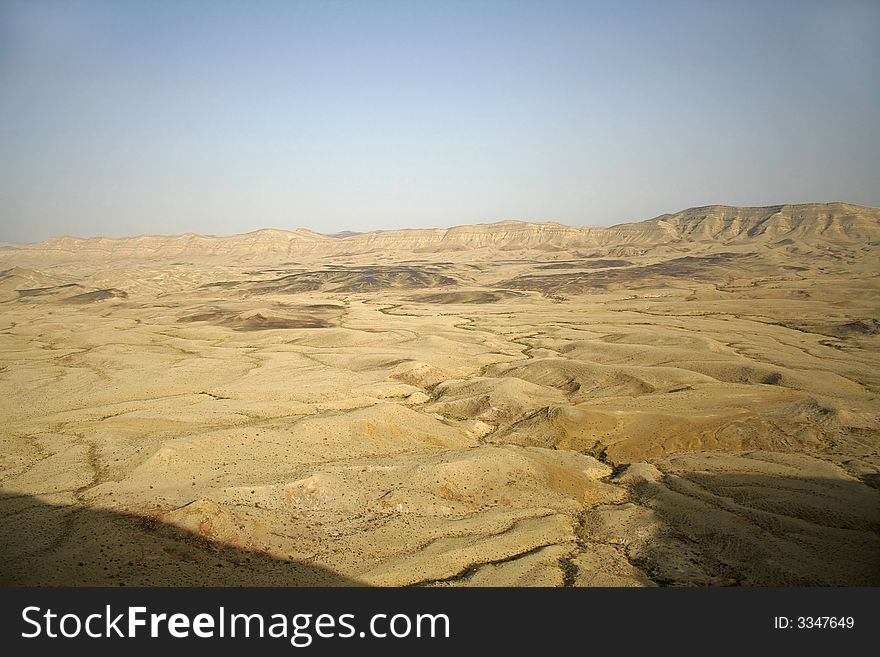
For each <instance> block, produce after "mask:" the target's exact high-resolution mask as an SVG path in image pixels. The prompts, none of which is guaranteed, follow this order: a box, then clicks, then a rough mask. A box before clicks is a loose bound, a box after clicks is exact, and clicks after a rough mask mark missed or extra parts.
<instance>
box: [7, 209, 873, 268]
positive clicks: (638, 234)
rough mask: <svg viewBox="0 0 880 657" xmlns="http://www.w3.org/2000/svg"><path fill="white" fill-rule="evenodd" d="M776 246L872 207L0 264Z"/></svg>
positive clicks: (60, 247)
mask: <svg viewBox="0 0 880 657" xmlns="http://www.w3.org/2000/svg"><path fill="white" fill-rule="evenodd" d="M742 244H750V245H776V246H786V245H788V246H791V247H792V248H802V249H803V248H815V247H817V246H825V247H830V248H835V247H875V246H878V245H880V209H878V208H870V207H864V206H858V205H852V204H848V203H810V204H801V205H786V204H784V205H776V206H768V207H732V206H724V205H711V206H704V207H696V208H689V209H687V210H682V211H680V212H676V213H673V214H664V215H661V216H659V217H655V218H654V219H648V220H646V221H641V222H636V223H626V224H619V225H616V226H610V227H607V228H606V227H583V228H577V227H573V226H566V225H564V224H560V223H555V222H542V223H530V222H523V221H501V222H498V223H492V224H474V225H463V226H454V227H452V228H425V229H420V228H413V229H400V230H384V231H373V232H369V233H353V234H347V233H339V234H336V235H322V234H320V233H316V232H314V231H311V230H307V229H304V228H298V229H296V230H292V231H287V230H279V229H263V230H257V231H253V232H250V233H244V234H239V235H230V236H223V237H214V236H205V235H198V234H195V233H186V234H184V235H178V236H161V235H142V236H137V237H123V238H107V237H91V238H78V237H67V236H65V237H53V238H51V239H48V240H46V241H44V242H40V243H38V244H33V245H29V246H26V247H22V248H16V249H9V248H6V249H0V260H5V261H8V262H27V261H31V260H33V259H34V258H39V259H49V260H56V261H71V260H79V259H82V258H94V259H107V260H115V259H154V260H171V261H173V260H184V261H186V260H191V259H199V260H200V259H205V258H223V257H227V258H228V257H234V258H243V259H253V260H284V259H296V258H299V257H307V256H312V257H314V256H320V255H322V254H326V255H328V256H330V255H337V256H338V255H360V254H369V253H382V252H386V251H395V252H401V251H402V252H410V253H413V254H419V253H423V254H428V253H442V252H448V253H458V252H462V251H479V250H491V251H538V252H541V251H544V252H560V251H581V252H583V251H585V250H586V251H589V250H596V251H597V252H599V253H612V254H617V255H625V254H628V253H632V252H645V251H647V250H651V249H654V248H657V247H675V246H676V245H696V246H700V245H703V246H705V247H707V248H708V247H711V246H720V245H734V246H735V245H742Z"/></svg>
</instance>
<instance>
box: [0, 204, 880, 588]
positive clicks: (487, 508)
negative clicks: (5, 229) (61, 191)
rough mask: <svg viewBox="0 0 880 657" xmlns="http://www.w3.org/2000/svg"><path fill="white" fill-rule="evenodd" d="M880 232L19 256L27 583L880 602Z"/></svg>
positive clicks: (822, 225) (809, 216)
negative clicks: (784, 589)
mask: <svg viewBox="0 0 880 657" xmlns="http://www.w3.org/2000/svg"><path fill="white" fill-rule="evenodd" d="M878 251H880V210H878V209H875V208H866V207H860V206H855V205H848V204H844V203H831V204H810V205H780V206H774V207H767V208H733V207H726V206H709V207H701V208H692V209H689V210H684V211H682V212H679V213H676V214H672V215H663V216H660V217H657V218H655V219H650V220H648V221H643V222H639V223H632V224H623V225H619V226H613V227H610V228H574V227H569V226H563V225H561V224H555V223H541V224H531V223H525V222H513V221H507V222H501V223H496V224H484V225H473V226H459V227H455V228H448V229H430V230H393V231H381V232H373V233H362V234H343V235H341V236H326V235H320V234H317V233H314V232H311V231H307V230H295V231H281V230H263V231H257V232H254V233H248V234H245V235H235V236H228V237H208V236H200V235H194V234H186V235H181V236H176V237H162V236H144V237H129V238H121V239H110V238H74V237H58V238H53V239H50V240H47V241H46V242H42V243H39V244H34V245H30V246H27V247H22V248H0V262H2V266H0V391H2V395H0V418H2V420H3V422H2V425H3V428H2V430H0V442H2V451H0V517H2V521H3V522H2V526H3V529H0V584H4V585H36V584H41V585H58V584H96V585H108V584H126V585H177V584H219V585H237V584H253V585H315V584H332V585H338V584H342V585H430V586H448V585H476V586H482V585H500V586H504V585H552V586H607V585H627V586H629V585H632V586H654V585H662V586H665V585H748V586H765V585H773V586H777V585H840V584H845V585H867V584H873V585H878V584H880V349H878V347H880V269H878V262H880V252H878Z"/></svg>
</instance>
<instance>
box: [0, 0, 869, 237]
mask: <svg viewBox="0 0 880 657" xmlns="http://www.w3.org/2000/svg"><path fill="white" fill-rule="evenodd" d="M831 200H844V201H849V202H853V203H860V204H865V205H874V206H878V205H880V2H877V1H875V0H867V1H865V2H847V1H840V0H828V1H826V2H809V1H807V0H796V1H794V2H784V1H781V0H773V1H772V2H766V1H761V2H754V3H750V2H742V1H733V0H730V1H729V2H712V1H707V0H702V1H696V2H620V1H613V2H612V1H611V0H608V1H607V2H586V1H584V2H549V1H547V0H541V1H534V2H515V1H510V2H500V1H499V2H480V1H478V0H469V1H466V2H453V1H442V2H441V1H437V2H425V1H418V0H408V1H404V2H369V1H367V0H363V1H353V2H294V1H292V0H291V1H287V2H257V1H256V0H251V1H247V2H245V1H242V2H216V1H215V2H185V1H180V0H175V1H173V2H164V1H161V0H149V1H146V0H145V1H144V2H135V1H125V0H114V1H112V2H96V1H90V2H77V1H64V2H47V1H40V0H27V1H26V2H16V1H10V0H0V226H2V230H0V241H15V242H23V241H34V240H40V239H44V238H46V237H49V236H51V235H58V234H74V235H82V236H90V235H126V234H140V233H167V234H176V233H183V232H187V231H195V232H201V233H211V234H228V233H235V232H243V231H248V230H255V229H257V228H263V227H277V228H289V229H292V228H295V227H300V226H302V227H307V228H311V229H313V230H318V231H321V232H334V231H338V230H343V229H350V230H370V229H378V228H396V227H404V226H410V227H419V226H449V225H454V224H461V223H475V222H487V221H497V220H501V219H526V220H556V221H561V222H563V223H568V224H573V225H607V224H612V223H619V222H623V221H630V220H638V219H646V218H650V217H653V216H656V215H658V214H661V213H663V212H671V211H675V210H679V209H682V208H685V207H690V206H695V205H706V204H709V203H726V204H732V205H768V204H774V203H781V202H806V201H831Z"/></svg>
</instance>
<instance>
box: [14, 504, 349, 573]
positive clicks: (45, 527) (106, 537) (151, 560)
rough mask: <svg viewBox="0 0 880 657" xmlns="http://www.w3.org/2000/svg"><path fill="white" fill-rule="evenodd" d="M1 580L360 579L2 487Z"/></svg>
mask: <svg viewBox="0 0 880 657" xmlns="http://www.w3.org/2000/svg"><path fill="white" fill-rule="evenodd" d="M0 519H2V520H0V523H2V524H0V585H2V586H362V584H360V583H358V582H357V581H355V580H352V579H349V578H347V577H343V576H342V575H339V574H337V573H335V572H333V571H331V570H328V569H326V568H323V567H321V566H318V565H315V564H311V563H308V562H305V561H301V560H296V559H291V560H284V559H276V558H273V557H271V556H269V555H267V554H265V553H264V552H261V551H259V550H256V549H243V548H239V547H235V546H231V545H226V544H223V543H218V542H214V541H209V540H207V539H205V538H204V537H203V536H201V535H200V534H196V533H193V532H189V531H186V530H184V529H181V528H179V527H175V526H173V525H169V524H166V523H162V522H159V521H157V520H154V519H151V518H148V517H142V516H136V515H127V514H122V513H115V512H112V511H103V510H98V509H89V508H83V507H79V506H69V505H56V504H49V503H47V502H45V501H43V500H41V499H39V498H37V497H33V496H31V495H17V494H10V493H8V492H5V493H3V492H0Z"/></svg>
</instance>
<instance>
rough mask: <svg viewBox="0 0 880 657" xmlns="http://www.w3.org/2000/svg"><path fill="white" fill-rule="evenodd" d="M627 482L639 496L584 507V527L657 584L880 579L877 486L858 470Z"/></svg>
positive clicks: (706, 474)
mask: <svg viewBox="0 0 880 657" xmlns="http://www.w3.org/2000/svg"><path fill="white" fill-rule="evenodd" d="M654 472H656V470H655V471H654ZM658 474H659V473H658ZM629 487H630V490H631V492H632V495H633V498H634V499H635V500H636V501H637V502H638V504H627V505H621V506H619V507H617V508H614V507H608V506H606V507H605V508H597V509H594V510H592V511H589V512H588V513H587V514H586V522H585V525H584V527H583V531H584V534H585V536H584V537H585V538H587V540H597V539H598V540H599V541H601V542H610V541H611V540H614V541H620V544H622V545H624V546H625V547H624V551H625V553H626V556H627V558H628V559H629V561H630V562H631V563H633V564H635V565H637V566H638V567H639V568H640V569H642V570H643V571H644V572H645V573H646V574H648V576H649V577H650V578H651V579H653V580H654V581H655V582H657V583H658V584H660V585H667V586H705V585H709V586H712V585H740V586H877V585H880V491H878V490H877V489H875V488H873V487H872V486H869V485H867V484H864V483H861V482H860V481H858V480H855V479H844V478H839V479H837V478H821V477H809V476H770V475H766V474H754V473H746V472H735V471H733V472H718V471H715V472H712V471H708V470H702V471H700V470H692V471H681V470H679V471H678V472H674V471H672V472H670V471H667V472H666V473H665V474H663V475H662V476H660V477H657V478H653V480H652V478H651V477H649V478H647V479H638V478H634V480H633V481H631V482H629Z"/></svg>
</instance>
